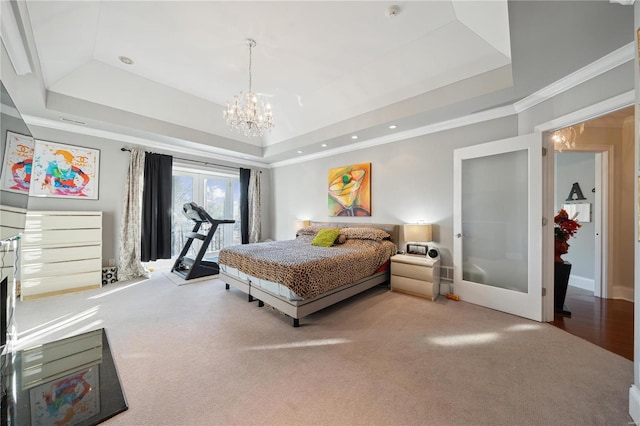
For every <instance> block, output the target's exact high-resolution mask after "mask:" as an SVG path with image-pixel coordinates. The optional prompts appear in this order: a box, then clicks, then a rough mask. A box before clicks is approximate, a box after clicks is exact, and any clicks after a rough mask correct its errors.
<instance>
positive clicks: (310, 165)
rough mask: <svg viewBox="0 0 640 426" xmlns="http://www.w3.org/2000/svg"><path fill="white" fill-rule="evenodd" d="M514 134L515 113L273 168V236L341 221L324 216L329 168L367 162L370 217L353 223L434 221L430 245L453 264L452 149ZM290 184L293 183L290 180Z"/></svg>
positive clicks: (289, 236) (445, 261) (285, 236)
mask: <svg viewBox="0 0 640 426" xmlns="http://www.w3.org/2000/svg"><path fill="white" fill-rule="evenodd" d="M516 134H517V120H516V117H515V116H510V117H505V118H501V119H497V120H492V121H487V122H483V123H480V124H475V125H471V126H465V127H461V128H457V129H453V130H448V131H444V132H439V133H434V134H430V135H424V136H420V137H416V138H413V139H408V140H404V141H400V142H396V143H391V144H386V145H380V146H376V147H373V148H367V149H362V150H358V151H353V152H349V153H345V154H340V155H335V156H331V157H327V158H323V159H318V160H313V161H306V162H302V163H299V164H295V165H289V166H283V167H278V168H275V169H273V179H272V184H271V186H272V187H273V188H277V189H280V190H276V191H274V193H273V201H272V203H271V206H272V214H271V217H272V218H273V220H272V224H273V229H274V238H276V239H292V238H294V235H295V232H294V222H295V220H296V218H302V219H312V220H319V221H332V220H335V221H346V220H347V219H350V218H344V217H341V218H329V217H328V216H327V174H328V172H329V169H331V168H334V167H339V166H345V165H349V164H356V163H365V162H370V163H371V179H372V181H371V204H372V205H371V210H372V216H371V217H369V218H353V220H352V221H357V222H371V223H374V222H376V223H395V224H402V223H411V222H417V221H419V220H423V221H425V222H428V223H432V224H434V230H433V239H434V242H433V245H434V246H437V247H439V248H440V251H441V255H442V261H443V264H444V265H445V266H451V265H452V264H453V262H452V258H451V252H452V247H453V235H452V233H453V150H454V149H456V148H460V147H464V146H469V145H475V144H479V143H482V142H488V141H492V140H497V139H503V138H507V137H511V136H514V135H516ZM292 182H295V184H292Z"/></svg>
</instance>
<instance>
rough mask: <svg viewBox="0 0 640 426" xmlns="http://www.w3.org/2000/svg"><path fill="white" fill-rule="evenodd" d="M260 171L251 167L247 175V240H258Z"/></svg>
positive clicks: (254, 241) (255, 241) (252, 241)
mask: <svg viewBox="0 0 640 426" xmlns="http://www.w3.org/2000/svg"><path fill="white" fill-rule="evenodd" d="M261 176H262V172H260V170H255V169H251V175H250V176H249V191H248V195H247V198H248V201H249V242H250V243H257V242H259V241H260V221H261V216H260V180H261Z"/></svg>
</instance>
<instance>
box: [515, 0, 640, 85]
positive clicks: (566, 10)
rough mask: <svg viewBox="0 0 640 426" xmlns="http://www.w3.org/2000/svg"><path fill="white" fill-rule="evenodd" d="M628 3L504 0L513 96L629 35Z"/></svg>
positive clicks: (619, 43)
mask: <svg viewBox="0 0 640 426" xmlns="http://www.w3.org/2000/svg"><path fill="white" fill-rule="evenodd" d="M632 28H633V14H632V13H631V8H630V7H628V6H622V5H620V4H611V3H609V2H608V1H521V0H517V1H509V29H510V32H511V60H512V63H513V76H514V85H515V92H516V95H517V96H526V95H528V94H530V93H531V92H534V91H536V90H538V89H541V88H542V87H544V86H547V85H549V84H551V83H553V82H555V81H557V80H558V79H560V78H562V77H564V76H566V75H567V74H570V73H572V72H574V71H576V70H577V69H579V68H582V67H584V66H585V65H588V64H590V63H591V62H593V61H595V60H596V59H600V58H601V57H603V56H604V55H606V54H608V53H610V52H612V51H614V50H616V49H618V48H620V47H622V46H624V45H625V44H627V43H630V42H631V41H633V38H632V37H631V36H632V34H630V31H631V30H632Z"/></svg>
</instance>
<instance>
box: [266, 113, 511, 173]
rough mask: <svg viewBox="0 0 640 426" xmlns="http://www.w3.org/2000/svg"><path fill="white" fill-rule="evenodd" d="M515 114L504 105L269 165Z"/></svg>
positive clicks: (385, 142)
mask: <svg viewBox="0 0 640 426" xmlns="http://www.w3.org/2000/svg"><path fill="white" fill-rule="evenodd" d="M515 114H516V111H515V109H514V108H513V105H506V106H502V107H498V108H493V109H489V110H486V111H481V112H477V113H474V114H469V115H465V116H463V117H458V118H454V119H452V120H446V121H441V122H439V123H434V124H429V125H427V126H422V127H417V128H415V129H411V130H406V131H403V132H398V133H394V134H392V135H385V136H382V137H379V138H373V139H370V140H368V141H363V142H358V143H354V144H350V145H347V146H343V147H340V148H335V149H330V150H327V151H323V152H319V153H315V154H309V155H305V156H301V157H296V158H292V159H290V160H283V161H276V162H274V163H271V167H273V168H276V167H282V166H289V165H292V164H298V163H303V162H305V161H311V160H317V159H319V158H326V157H331V156H333V155H337V154H344V153H347V152H352V151H358V150H361V149H366V148H371V147H374V146H378V145H384V144H388V143H393V142H398V141H402V140H406V139H411V138H415V137H418V136H423V135H428V134H432V133H437V132H442V131H444V130H450V129H455V128H457V127H462V126H468V125H470V124H476V123H481V122H483V121H488V120H494V119H496V118H502V117H507V116H510V115H515Z"/></svg>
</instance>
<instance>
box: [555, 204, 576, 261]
mask: <svg viewBox="0 0 640 426" xmlns="http://www.w3.org/2000/svg"><path fill="white" fill-rule="evenodd" d="M553 222H554V223H555V226H554V229H553V230H554V234H555V250H554V258H553V261H554V262H559V263H562V262H564V261H563V260H562V258H561V257H560V256H562V255H563V254H565V253H568V252H569V243H567V240H568V239H569V238H571V237H573V236H574V235H575V233H576V232H577V231H578V228H580V227H581V226H582V225H580V224H579V223H578V222H577V221H575V220H574V219H570V218H569V214H568V213H567V211H566V210H564V209H560V211H559V212H558V214H557V215H556V217H554V218H553Z"/></svg>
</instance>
